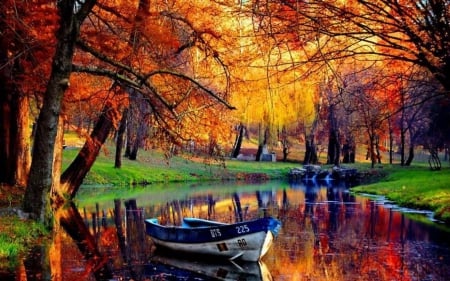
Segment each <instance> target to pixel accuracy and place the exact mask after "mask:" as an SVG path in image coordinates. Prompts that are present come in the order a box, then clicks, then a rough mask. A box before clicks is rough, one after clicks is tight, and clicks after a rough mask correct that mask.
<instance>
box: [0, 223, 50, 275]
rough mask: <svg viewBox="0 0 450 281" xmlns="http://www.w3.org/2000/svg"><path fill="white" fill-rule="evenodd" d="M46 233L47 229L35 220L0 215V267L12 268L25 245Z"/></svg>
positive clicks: (23, 250) (16, 263)
mask: <svg viewBox="0 0 450 281" xmlns="http://www.w3.org/2000/svg"><path fill="white" fill-rule="evenodd" d="M47 234H48V230H47V229H46V228H45V227H44V226H43V225H42V224H40V223H37V222H35V221H28V220H21V219H19V218H17V217H16V216H5V217H3V216H2V217H0V269H8V268H9V269H14V268H15V267H16V266H17V265H18V262H19V257H20V255H22V254H23V253H24V252H25V250H26V247H27V245H29V244H31V243H35V242H36V240H38V239H39V238H41V237H44V236H45V235H47Z"/></svg>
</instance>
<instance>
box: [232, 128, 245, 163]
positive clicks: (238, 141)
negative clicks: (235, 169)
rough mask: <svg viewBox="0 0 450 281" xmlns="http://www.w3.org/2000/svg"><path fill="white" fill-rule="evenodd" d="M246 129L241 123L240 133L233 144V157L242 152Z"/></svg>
mask: <svg viewBox="0 0 450 281" xmlns="http://www.w3.org/2000/svg"><path fill="white" fill-rule="evenodd" d="M244 131H245V127H244V125H243V124H242V123H241V124H239V126H238V135H237V136H236V141H235V142H234V145H233V153H232V154H231V157H232V158H236V157H238V155H239V153H240V152H241V146H242V140H243V139H244Z"/></svg>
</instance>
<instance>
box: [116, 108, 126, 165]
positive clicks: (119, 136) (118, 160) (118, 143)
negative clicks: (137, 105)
mask: <svg viewBox="0 0 450 281" xmlns="http://www.w3.org/2000/svg"><path fill="white" fill-rule="evenodd" d="M127 111H128V109H124V110H123V113H122V119H121V120H120V125H119V130H118V131H117V141H116V157H115V162H114V168H117V169H120V167H122V148H123V135H124V133H125V129H126V125H127Z"/></svg>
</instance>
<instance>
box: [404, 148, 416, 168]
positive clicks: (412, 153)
mask: <svg viewBox="0 0 450 281" xmlns="http://www.w3.org/2000/svg"><path fill="white" fill-rule="evenodd" d="M413 159H414V145H412V144H411V145H410V146H409V154H408V159H406V162H405V166H411V163H412V161H413Z"/></svg>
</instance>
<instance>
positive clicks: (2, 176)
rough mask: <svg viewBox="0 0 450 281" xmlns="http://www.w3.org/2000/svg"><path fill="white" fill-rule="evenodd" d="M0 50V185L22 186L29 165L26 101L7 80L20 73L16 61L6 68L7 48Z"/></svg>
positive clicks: (26, 177) (25, 180)
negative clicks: (0, 170)
mask: <svg viewBox="0 0 450 281" xmlns="http://www.w3.org/2000/svg"><path fill="white" fill-rule="evenodd" d="M1 45H4V44H3V42H2V43H1ZM0 49H1V50H0V65H3V66H5V67H2V68H1V69H0V167H2V172H1V173H0V182H1V183H7V184H10V185H19V186H26V184H27V180H28V172H29V168H30V163H31V153H30V151H31V149H30V146H31V145H30V132H29V121H28V120H29V116H28V115H29V114H28V108H29V105H28V98H27V97H26V96H24V95H23V94H22V93H21V92H20V90H19V89H18V88H17V86H16V85H15V83H14V82H13V81H12V80H11V77H14V76H18V75H20V73H21V71H20V67H19V65H18V63H17V60H16V62H15V63H14V64H13V65H12V67H9V63H8V56H7V49H6V48H0Z"/></svg>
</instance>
